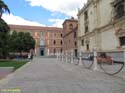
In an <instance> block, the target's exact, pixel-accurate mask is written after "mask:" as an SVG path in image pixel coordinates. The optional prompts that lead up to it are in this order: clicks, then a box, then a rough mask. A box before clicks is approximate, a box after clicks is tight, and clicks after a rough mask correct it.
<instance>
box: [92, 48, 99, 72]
mask: <svg viewBox="0 0 125 93" xmlns="http://www.w3.org/2000/svg"><path fill="white" fill-rule="evenodd" d="M93 52H94V53H93V54H94V63H93V70H98V64H97V51H96V49H95V48H94V49H93Z"/></svg>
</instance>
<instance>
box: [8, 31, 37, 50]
mask: <svg viewBox="0 0 125 93" xmlns="http://www.w3.org/2000/svg"><path fill="white" fill-rule="evenodd" d="M9 40H10V44H9V45H10V47H11V51H13V52H28V51H29V50H30V49H34V47H35V40H34V39H33V37H32V36H31V35H30V33H28V32H16V31H13V33H12V34H11V35H10V39H9Z"/></svg>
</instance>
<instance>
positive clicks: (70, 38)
mask: <svg viewBox="0 0 125 93" xmlns="http://www.w3.org/2000/svg"><path fill="white" fill-rule="evenodd" d="M63 30H64V32H63V41H64V46H63V50H64V53H66V52H67V53H73V54H74V55H75V56H77V31H78V21H77V20H76V19H74V18H73V17H72V18H71V19H66V20H65V21H64V23H63Z"/></svg>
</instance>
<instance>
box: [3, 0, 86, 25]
mask: <svg viewBox="0 0 125 93" xmlns="http://www.w3.org/2000/svg"><path fill="white" fill-rule="evenodd" d="M3 1H4V2H5V3H6V4H7V5H8V7H9V9H10V11H11V13H10V14H3V16H2V18H3V19H4V20H5V21H6V22H7V23H8V24H17V25H34V26H57V27H62V23H63V22H64V20H65V19H68V18H71V16H73V17H75V18H77V13H78V9H81V8H82V7H83V6H84V4H85V3H86V1H87V0H3Z"/></svg>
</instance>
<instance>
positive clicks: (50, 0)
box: [26, 0, 87, 18]
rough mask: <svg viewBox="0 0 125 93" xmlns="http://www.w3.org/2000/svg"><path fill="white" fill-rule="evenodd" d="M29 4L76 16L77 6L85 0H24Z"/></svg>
mask: <svg viewBox="0 0 125 93" xmlns="http://www.w3.org/2000/svg"><path fill="white" fill-rule="evenodd" d="M26 1H27V2H28V3H29V4H30V5H31V6H41V7H43V8H45V9H47V10H49V11H51V12H60V13H64V14H66V15H68V16H74V17H75V18H76V16H77V12H78V8H81V7H83V5H84V3H86V1H87V0H26Z"/></svg>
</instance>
